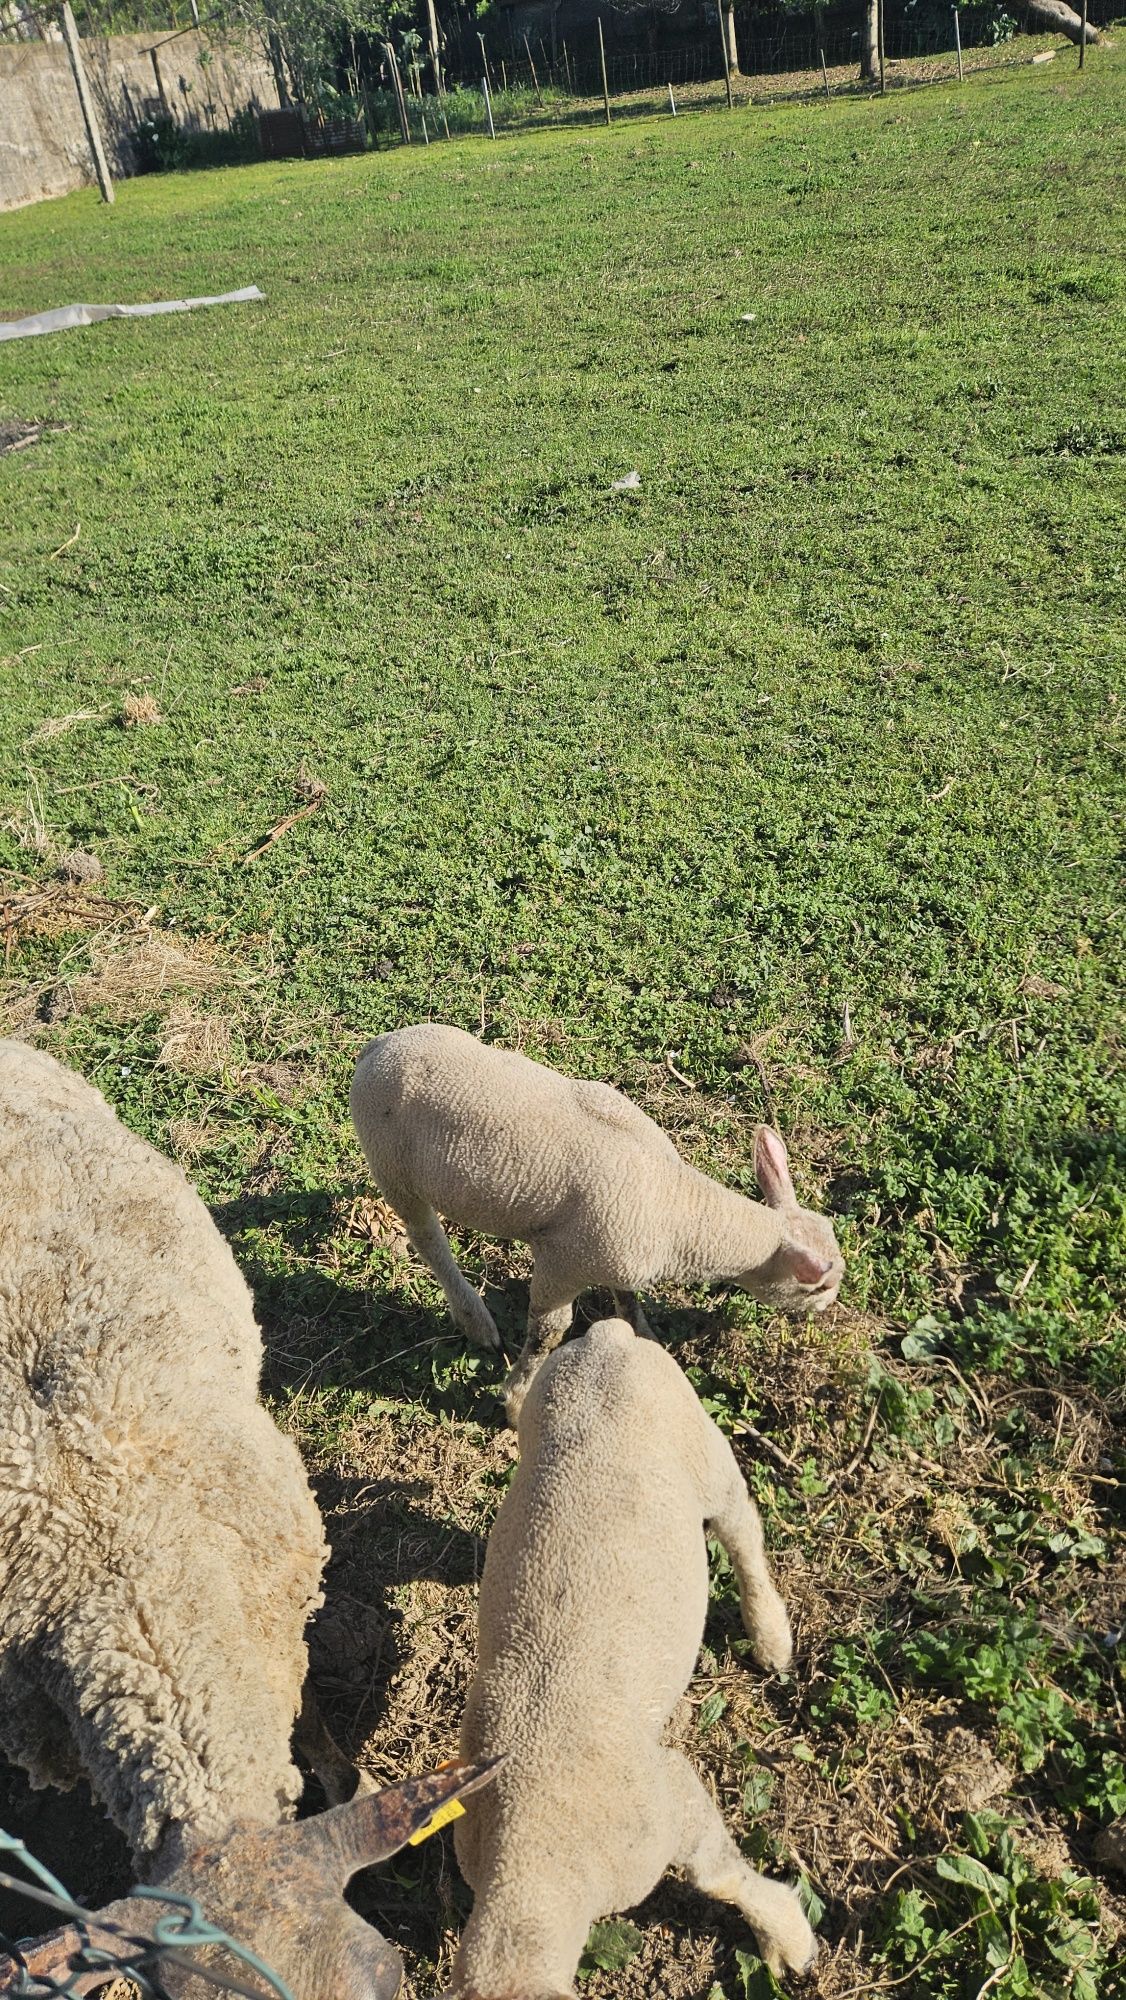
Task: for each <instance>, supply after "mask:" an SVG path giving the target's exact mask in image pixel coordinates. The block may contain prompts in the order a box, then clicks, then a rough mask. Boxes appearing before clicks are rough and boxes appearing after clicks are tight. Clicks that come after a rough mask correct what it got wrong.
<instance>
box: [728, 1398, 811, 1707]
mask: <svg viewBox="0 0 1126 2000" xmlns="http://www.w3.org/2000/svg"><path fill="white" fill-rule="evenodd" d="M712 1436H713V1450H714V1453H715V1459H716V1464H715V1470H714V1473H713V1490H712V1492H711V1493H710V1494H709V1496H708V1505H707V1524H708V1527H709V1529H710V1530H711V1532H712V1534H714V1535H715V1536H716V1537H717V1539H718V1540H719V1541H721V1542H722V1543H723V1546H724V1548H725V1549H726V1550H727V1553H728V1555H729V1556H730V1557H731V1566H732V1568H733V1569H734V1571H735V1575H736V1577H737V1578H738V1581H739V1602H740V1605H741V1608H742V1613H743V1626H744V1630H745V1631H746V1634H747V1637H748V1639H749V1640H750V1642H751V1648H752V1650H753V1652H754V1656H755V1659H756V1660H757V1661H758V1663H759V1666H760V1667H766V1668H767V1670H768V1671H772V1672H774V1673H778V1674H784V1673H786V1672H787V1671H788V1670H789V1667H790V1664H791V1662H792V1660H793V1657H794V1642H793V1638H792V1637H791V1633H790V1620H789V1616H788V1614H787V1611H786V1607H785V1605H784V1604H783V1602H782V1599H781V1598H780V1596H779V1595H778V1592H777V1590H776V1588H775V1585H774V1578H773V1577H772V1576H771V1574H770V1566H769V1564H768V1562H767V1560H766V1547H765V1544H764V1542H763V1535H762V1521H761V1520H760V1518H759V1511H758V1508H757V1507H756V1506H755V1503H754V1501H753V1500H752V1499H751V1496H750V1494H749V1493H748V1491H747V1487H746V1482H745V1480H744V1478H743V1475H742V1473H741V1472H740V1470H739V1467H738V1464H737V1463H736V1459H735V1454H734V1452H733V1451H732V1449H731V1446H730V1445H729V1444H728V1442H727V1439H726V1438H725V1437H722V1436H721V1435H720V1433H719V1431H714V1432H713V1434H712Z"/></svg>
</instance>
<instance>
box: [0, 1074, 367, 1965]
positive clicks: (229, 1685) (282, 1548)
mask: <svg viewBox="0 0 1126 2000" xmlns="http://www.w3.org/2000/svg"><path fill="white" fill-rule="evenodd" d="M261 1360H262V1345H261V1339H260V1336H259V1333H258V1328H257V1326H256V1325H255V1321H254V1315H253V1311H252V1307H251V1300H250V1295H249V1292H248V1291H247V1288H246V1285H245V1283H244V1281H243V1279H242V1278H241V1277H240V1275H239V1272H238V1269H237V1267H236V1265H235V1261H234V1258H233V1257H232V1255H231V1252H230V1250H229V1249H228V1247H227V1245H226V1243H225V1242H224V1241H223V1238H222V1237H221V1236H220V1234H219V1232H218V1230H217V1229H216V1228H215V1225H214V1223H213V1222H212V1220H211V1218H210V1216H209V1215H208V1213H207V1210H206V1209H205V1207H204V1206H203V1203H202V1202H201V1201H200V1199H199V1197H198V1195H197V1194H195V1193H194V1191H193V1190H192V1188H191V1187H190V1186H189V1185H188V1182H187V1181H186V1180H185V1178H184V1176H183V1174H182V1173H181V1172H180V1170H179V1168H178V1167H174V1166H172V1165H171V1164H170V1162H169V1161H167V1160H165V1159H162V1158H161V1157H160V1155H159V1154H158V1153H155V1152H154V1151H153V1150H152V1148H151V1147H150V1146H147V1145H145V1144H144V1143H143V1142H142V1141H141V1140H140V1139H137V1138H135V1137H134V1136H133V1135H132V1134H131V1133H129V1132H127V1131H126V1130H125V1128H124V1127H123V1126H122V1125H120V1124H119V1123H118V1120H117V1119H116V1117H115V1116H114V1114H113V1112H112V1111H111V1110H110V1108H109V1106H108V1105H107V1104H106V1103H105V1101H104V1099H103V1098H102V1097H101V1096H99V1094H98V1092H97V1091H96V1090H93V1089H92V1088H91V1087H90V1085H89V1084H87V1083H84V1082H83V1081H82V1079H81V1078H80V1077H77V1076H75V1075H73V1074H72V1073H71V1072H70V1071H69V1070H66V1069H63V1068H62V1067H61V1066H60V1065H59V1064H58V1063H57V1062H54V1061H53V1060H52V1059H51V1058H50V1057H49V1056H46V1055H43V1054H41V1053H39V1052H37V1051H36V1050H34V1049H30V1048H27V1047H24V1046H23V1045H22V1044H20V1043H17V1042H11V1041H0V1750H2V1751H3V1752H4V1754H5V1755H6V1756H7V1757H9V1758H10V1759H11V1760H12V1761H13V1762H15V1763H17V1764H20V1765H22V1766H23V1767H24V1769H25V1770H26V1771H27V1772H28V1773H29V1775H30V1777H31V1780H32V1783H33V1784H36V1785H46V1784H55V1785H62V1786H69V1785H71V1784H73V1782H74V1780H75V1779H76V1778H77V1777H78V1776H79V1775H80V1774H84V1775H85V1776H87V1777H88V1778H89V1780H90V1784H91V1786H92V1787H93V1790H94V1792H95V1794H96V1796H97V1797H98V1798H99V1799H100V1800H101V1802H102V1804H103V1805H104V1806H105V1808H106V1810H107V1812H108V1813H109V1815H110V1817H111V1818H112V1819H113V1820H114V1821H115V1823H116V1824H117V1825H118V1826H119V1827H120V1828H121V1830H122V1832H123V1833H124V1834H125V1835H126V1838H127V1839H128V1841H129V1843H130V1846H131V1848H132V1851H133V1855H134V1859H135V1861H136V1863H137V1865H138V1868H139V1870H140V1872H141V1873H142V1874H143V1875H144V1876H146V1877H147V1878H148V1879H149V1881H150V1882H152V1883H154V1884H159V1885H161V1886H164V1887H168V1888H172V1889H175V1890H183V1891H185V1892H186V1893H190V1894H192V1895H196V1896H198V1897H199V1899H200V1900H201V1902H202V1903H203V1905H204V1906H205V1908H206V1910H207V1912H208V1914H209V1915H210V1916H211V1918H212V1919H213V1921H215V1922H216V1923H218V1924H219V1925H220V1926H222V1927H224V1928H227V1929H229V1930H230V1931H231V1932H232V1934H238V1935H240V1937H241V1941H242V1942H244V1943H247V1944H250V1945H251V1946H252V1947H254V1948H255V1949H257V1950H258V1952H259V1953H260V1955H261V1956H262V1957H263V1958H265V1959H267V1960H268V1961H269V1962H271V1963H273V1964H275V1965H276V1967H277V1969H278V1970H279V1971H280V1972H281V1973H282V1976H283V1977H284V1978H285V1979H286V1981H287V1982H288V1983H289V1985H290V1987H291V1990H292V1991H293V1993H294V1994H295V1995H296V1996H298V2000H326V1996H328V1995H330V1994H331V1995H332V1996H333V2000H389V1996H390V1995H392V1994H394V1993H396V1992H397V1991H398V1988H399V1982H400V1975H401V1965H400V1962H399V1958H398V1954H397V1953H396V1952H395V1951H394V1950H393V1949H392V1948H391V1946H389V1945H388V1944H387V1943H386V1942H385V1940H384V1939H382V1938H381V1937H380V1936H379V1933H378V1932H377V1931H375V1930H373V1929H372V1928H371V1927H370V1926H369V1925H367V1924H365V1923H364V1922H363V1920H362V1919H361V1918H360V1917H359V1916H358V1915H356V1913H355V1912H354V1911H352V1910H351V1909H350V1908H349V1907H348V1905H347V1904H346V1902H345V1901H344V1897H343V1893H342V1891H343V1885H344V1881H345V1880H346V1877H347V1875H348V1874H351V1873H353V1872H354V1871H355V1870H356V1869H357V1868H360V1867H365V1866H367V1865H368V1863H369V1862H370V1861H372V1860H374V1859H376V1858H378V1857H379V1856H380V1855H381V1854H383V1853H385V1852H386V1851H387V1849H386V1846H385V1845H384V1844H382V1843H383V1842H384V1839H385V1833H386V1827H385V1826H384V1825H381V1823H380V1815H379V1812H378V1810H377V1808H378V1804H379V1802H378V1800H373V1799H370V1798H359V1799H357V1800H356V1801H355V1802H354V1803H353V1804H350V1805H347V1806H342V1807H340V1808H338V1809H337V1811H336V1812H335V1813H330V1814H328V1815H325V1816H324V1818H323V1820H322V1821H318V1822H305V1823H304V1824H303V1825H302V1826H294V1825H291V1824H286V1823H285V1822H287V1821H288V1818H289V1814H290V1811H291V1808H292V1806H293V1804H294V1802H295V1800H296V1799H297V1797H298V1794H299V1792H300V1790H301V1780H300V1777H299V1775H298V1772H297V1770H296V1768H295V1766H294V1763H293V1760H292V1757H291V1754H290V1734H291V1730H292V1728H293V1723H294V1717H295V1714H296V1712H297V1708H298V1704H299V1702H300V1699H301V1688H302V1681H303V1678H304V1674H305V1661H306V1655H305V1644H304V1638H303V1632H304V1627H305V1622H306V1619H307V1617H308V1615H309V1612H310V1611H311V1610H312V1609H313V1608H314V1606H315V1605H316V1604H318V1603H319V1601H320V1594H319V1584H320V1575H321V1568H322V1565H323V1562H324V1557H325V1543H324V1536H323V1533H322V1529H321V1522H320V1517H319V1515H318V1513H317V1508H316V1505H315V1503H314V1501H313V1497H312V1494H311V1493H310V1491H309V1484H308V1481H307V1479H306V1477H305V1473H304V1470H303V1468H302V1465H301V1460H300V1458H299V1456H298V1453H297V1449H296V1447H295V1445H294V1444H293V1443H292V1442H291V1441H290V1439H288V1438H286V1437H283V1436H282V1435H281V1433H280V1432H279V1431H278V1430H277V1429H276V1427H275V1425H274V1424H273V1422H272V1421H271V1419H270V1417H269V1416H268V1415H267V1413H266V1411H265V1410H264V1409H263V1408H262V1407H261V1405H260V1403H259V1402H258V1373H259V1369H260V1366H261ZM307 1719H308V1718H307ZM314 1827H319V1828H321V1829H322V1831H319V1832H318V1831H315V1830H314ZM122 1911H124V1912H125V1914H124V1916H123V1918H122V1920H123V1921H126V1922H127V1923H130V1924H131V1926H132V1927H133V1928H134V1929H140V1930H145V1929H146V1928H147V1925H148V1923H149V1922H150V1921H151V1917H152V1914H153V1906H152V1905H146V1904H144V1903H141V1904H136V1903H133V1904H131V1905H129V1906H128V1909H127V1910H126V1906H125V1905H121V1906H116V1905H115V1906H114V1908H113V1911H112V1912H108V1913H106V1914H107V1915H114V1916H116V1915H119V1914H120V1913H121V1912H122ZM138 1913H140V1914H138Z"/></svg>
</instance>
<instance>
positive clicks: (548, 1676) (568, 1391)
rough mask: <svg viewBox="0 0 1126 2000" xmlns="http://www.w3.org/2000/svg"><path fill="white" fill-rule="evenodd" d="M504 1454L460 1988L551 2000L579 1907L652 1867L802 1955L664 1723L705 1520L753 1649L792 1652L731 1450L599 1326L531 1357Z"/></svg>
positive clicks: (780, 1898) (664, 1376) (602, 1908)
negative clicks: (507, 1457)
mask: <svg viewBox="0 0 1126 2000" xmlns="http://www.w3.org/2000/svg"><path fill="white" fill-rule="evenodd" d="M519 1437H520V1463H519V1465H518V1467H517V1470H516V1475H515V1478H514V1479H513V1481H512V1484H511V1486H510V1487H509V1490H508V1492H507V1494H506V1495H505V1498H504V1500H503V1502H502V1504H501V1508H500V1512H499V1514H498V1515H497V1519H496V1523H495V1526H494V1528H493V1532H492V1535H491V1536H490V1538H489V1547H488V1554H487V1556H486V1559H485V1573H484V1578H483V1580H482V1584H481V1602H480V1611H479V1628H480V1661H479V1665H478V1670H477V1676H476V1679H475V1680H474V1683H473V1686H472V1688H471V1690H470V1694H469V1700H468V1703H467V1706H466V1711H465V1717H464V1720H463V1723H462V1731H461V1749H462V1755H463V1756H467V1757H473V1758H476V1757H479V1756H487V1755H488V1754H489V1753H490V1752H492V1751H493V1750H496V1749H500V1748H501V1746H502V1745H503V1747H504V1748H505V1749H506V1750H507V1751H508V1752H509V1757H508V1761H507V1763H506V1765H505V1767H504V1769H503V1770H502V1771H501V1772H500V1774H499V1776H498V1777H497V1780H496V1783H495V1784H494V1785H493V1786H492V1787H491V1788H490V1789H489V1791H488V1792H485V1793H483V1794H482V1795H481V1796H480V1797H479V1798H477V1799H474V1800H472V1801H471V1802H470V1804H469V1807H468V1810H467V1814H466V1817H465V1818H464V1819H462V1820H460V1821H459V1822H458V1827H457V1830H456V1833H455V1846H456V1850H457V1858H458V1861H459V1863H460V1865H461V1871H462V1873H463V1875H464V1876H465V1878H466V1881H467V1882H468V1883H469V1885H470V1887H471V1888H472V1889H473V1891H474V1904H473V1914H472V1916H471V1917H470V1919H469V1923H468V1924H467V1926H466V1929H465V1933H464V1936H463V1938H462V1941H461V1945H460V1948H459V1951H458V1956H457V1959H456V1961H455V1965H454V1975H453V1986H452V1988H451V1994H454V1995H458V1996H460V2000H559V1996H563V1995H568V1996H570V1995H571V1994H572V1993H573V1990H574V1989H573V1985H572V1981H573V1978H574V1974H575V1969H576V1966H577V1964H578V1960H579V1956H580V1953H581V1952H582V1948H583V1945H584V1943H585V1942H586V1937H587V1933H588V1931H589V1928H590V1925H591V1923H592V1922H593V1921H594V1920H595V1919H596V1918H598V1917H601V1916H604V1915H606V1914H608V1913H609V1912H615V1911H619V1910H624V1909H630V1908H631V1907H632V1906H633V1905H634V1904H636V1903H639V1902H641V1900H642V1899H643V1897H645V1896H647V1895H648V1894H649V1892H650V1890H652V1889H653V1888H655V1887H656V1885H657V1883H658V1882H659V1881H660V1879H661V1877H662V1875H663V1874H664V1872H665V1870H666V1869H667V1868H670V1867H679V1868H683V1869H684V1871H685V1873H686V1875H687V1876H688V1879H689V1881H690V1882H692V1883H693V1884H694V1885H695V1887H696V1888H698V1889H701V1890H703V1891H704V1892H705V1893H706V1894H708V1895H712V1896H717V1897H719V1898H721V1899H722V1900H723V1901H724V1902H729V1903H734V1904H735V1905H736V1907H737V1908H738V1909H740V1910H742V1912H743V1914H744V1916H745V1917H746V1918H747V1921H748V1923H749V1924H750V1926H751V1929H752V1930H753V1931H754V1933H755V1936H756V1938H757V1939H758V1945H759V1950H760V1952H761V1953H762V1956H763V1958H764V1959H765V1960H766V1962H767V1964H768V1965H769V1966H770V1967H771V1969H772V1970H773V1971H774V1972H775V1973H783V1972H788V1973H802V1972H805V1971H806V1970H807V1969H808V1968H809V1966H810V1965H811V1964H812V1962H813V1958H814V1955H815V1951H816V1946H815V1942H814V1938H813V1934H812V1932H811V1930H810V1928H809V1925H808V1923H807V1922H806V1919H805V1916H804V1914H803V1912H802V1908H801V1904H800V1903H799V1901H798V1898H797V1895H796V1894H795V1892H794V1891H793V1890H792V1889H789V1888H787V1887H786V1886H785V1885H784V1884H783V1883H781V1882H773V1881H768V1880H766V1879H765V1878H764V1877H763V1876H761V1875H759V1874H757V1873H756V1872H755V1870H754V1869H753V1868H751V1867H750V1866H749V1864H748V1863H747V1862H746V1861H745V1860H744V1859H743V1856H742V1854H741V1853H740V1852H739V1849H738V1848H737V1847H736V1845H735V1842H734V1841H733V1839H732V1838H731V1835H730V1834H729V1833H728V1831H727V1828H726V1827H725V1825H724V1823H723V1820H722V1819H721V1818H720V1815H719V1813H718V1811H717V1809H716V1807H715V1805H714V1804H713V1802H712V1799H711V1797H710V1795H709V1793H708V1792H707V1791H706V1790H705V1788H704V1786H703V1784H702V1783H701V1781H700V1779H699V1778H698V1777H697V1775H696V1773H695V1771H694V1770H693V1768H692V1766H691V1764H690V1763H689V1762H688V1760H687V1758H685V1757H684V1756H682V1755H681V1753H680V1752H679V1751H678V1750H671V1749H669V1748H667V1747H666V1746H665V1745H664V1744H663V1743H662V1740H661V1739H662V1732H663V1731H664V1730H665V1728H666V1725H667V1724H668V1721H669V1718H670V1717H671V1715H672V1712H673V1709H674V1707H675V1705H676V1703H677V1701H678V1700H679V1698H680V1696H681V1695H682V1693H683V1691H684V1689H685V1687H686V1685H687V1683H688V1680H689V1677H690V1676H691V1674H692V1671H693V1668H694V1666H695V1662H696V1654H697V1652H698V1650H699V1646H700V1640H701V1637H702V1634H703V1629H704V1616H705V1612H706V1610H707V1602H708V1563H707V1551H706V1547H705V1542H704V1526H705V1523H706V1524H707V1526H708V1528H709V1529H710V1530H711V1532H712V1533H713V1534H715V1535H716V1536H718V1538H719V1540H720V1541H721V1542H722V1543H723V1544H724V1546H725V1547H726V1549H727V1551H728V1553H729V1555H730V1557H731V1560H732V1563H733V1565H734V1568H735V1572H736V1575H737V1577H738V1580H739V1592H740V1598H741V1602H742V1609H743V1623H744V1625H745V1627H746V1630H747V1633H748V1636H749V1638H750V1641H751V1646H752V1650H753V1652H754V1655H755V1658H756V1659H757V1660H758V1661H759V1663H760V1664H761V1665H762V1666H764V1667H768V1668H776V1669H778V1670H780V1671H781V1670H784V1669H785V1668H786V1667H788V1666H789V1664H790V1658H791V1641H790V1626H789V1620H788V1619H787V1616H786V1610H785V1606H784V1605H783V1603H782V1600H781V1598H780V1597H779V1595H778V1593H777V1591H776V1590H775V1588H774V1585H773V1583H772V1582H771V1579H770V1573H769V1570H768V1569H767V1565H766V1558H765V1554H764V1551H763V1540H762V1525H761V1523H760V1521H759V1517H758V1514H757V1512H756V1510H755V1508H754V1505H753V1504H752V1502H751V1500H750V1497H749V1495H748V1493H747V1489H746V1486H745V1485H744V1483H743V1480H742V1478H741V1476H740V1473H739V1469H738V1466H737V1464H736V1462H735V1457H734V1454H733V1453H732V1451H731V1448H730V1446H729V1445H728V1444H727V1442H726V1441H725V1439H724V1438H723V1437H722V1435H721V1434H720V1432H719V1431H718V1430H717V1428H716V1426H715V1424H713V1423H712V1421H711V1419H710V1418H709V1417H707V1416H706V1415H705V1414H704V1411H703V1409H702V1407H701V1405H700V1403H699V1401H698V1399H697V1397H696V1395H695V1393H694V1391H693V1390H692V1388H691V1385H690V1384H689V1382H688V1380H687V1378H686V1377H685V1376H684V1375H683V1374H682V1372H681V1370H680V1369H679V1368H678V1367H677V1364H676V1362H675V1361H674V1360H673V1359H672V1357H671V1355H669V1354H667V1353H666V1352H665V1350H664V1349H663V1348H661V1347H658V1346H657V1345H655V1343H653V1342H651V1341H642V1340H638V1339H637V1338H636V1336H635V1335H634V1333H633V1331H632V1329H631V1328H630V1327H629V1326H628V1325H627V1324H626V1323H625V1322H624V1321H623V1320H600V1321H599V1322H598V1323H597V1324H596V1325H595V1326H593V1327H592V1328H591V1329H590V1332H589V1333H588V1334H587V1335H586V1336H585V1338H584V1339H581V1340H576V1341H572V1342H571V1343H570V1344H569V1345H568V1346H566V1347H564V1348H563V1349H562V1350H561V1351H560V1352H559V1353H557V1354H555V1355H553V1356H552V1358H551V1359H550V1360H549V1361H547V1362H546V1363H545V1364H544V1366H543V1368H542V1369H540V1371H539V1372H538V1374H537V1375H536V1378H535V1380H534V1382H533V1383H532V1386H531V1388H530V1390H529V1392H528V1395H527V1398H526V1400H525V1402H524V1406H523V1409H522V1411H521V1414H520V1422H519Z"/></svg>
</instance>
